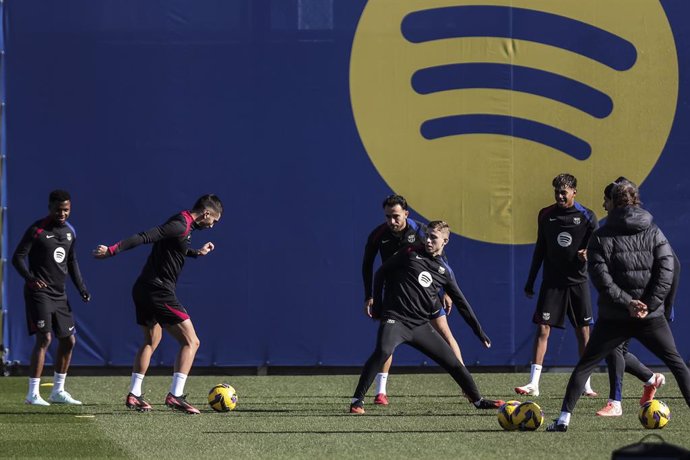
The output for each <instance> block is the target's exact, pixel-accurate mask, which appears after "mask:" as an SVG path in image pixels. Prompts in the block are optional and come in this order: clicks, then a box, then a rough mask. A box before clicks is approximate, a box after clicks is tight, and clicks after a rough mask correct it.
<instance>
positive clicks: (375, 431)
mask: <svg viewBox="0 0 690 460" xmlns="http://www.w3.org/2000/svg"><path fill="white" fill-rule="evenodd" d="M469 432H472V433H496V432H497V430H439V429H434V430H328V431H326V430H285V431H251V430H246V431H237V430H232V431H202V434H220V435H228V434H268V435H276V434H368V433H371V434H403V433H408V434H425V433H428V434H433V433H469Z"/></svg>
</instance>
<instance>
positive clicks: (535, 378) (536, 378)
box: [529, 364, 541, 387]
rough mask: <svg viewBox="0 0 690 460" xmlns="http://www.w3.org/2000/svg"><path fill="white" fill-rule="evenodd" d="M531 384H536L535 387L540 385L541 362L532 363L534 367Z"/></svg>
mask: <svg viewBox="0 0 690 460" xmlns="http://www.w3.org/2000/svg"><path fill="white" fill-rule="evenodd" d="M529 375H530V381H529V383H530V385H534V386H535V387H538V386H539V378H540V377H541V365H540V364H532V367H531V368H530V374H529Z"/></svg>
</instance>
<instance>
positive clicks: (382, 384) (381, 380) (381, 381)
mask: <svg viewBox="0 0 690 460" xmlns="http://www.w3.org/2000/svg"><path fill="white" fill-rule="evenodd" d="M386 383H388V372H379V373H378V374H376V394H379V393H383V394H384V395H385V394H386Z"/></svg>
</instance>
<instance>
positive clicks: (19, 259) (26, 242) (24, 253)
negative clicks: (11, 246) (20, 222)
mask: <svg viewBox="0 0 690 460" xmlns="http://www.w3.org/2000/svg"><path fill="white" fill-rule="evenodd" d="M35 235H36V227H34V226H31V227H29V229H28V230H27V231H26V233H24V236H23V237H22V240H21V241H20V242H19V244H18V245H17V248H16V249H15V250H14V254H13V255H12V266H13V267H14V268H15V270H17V272H18V273H19V275H21V277H22V278H24V280H25V281H26V284H27V285H28V286H29V288H31V289H43V288H45V287H48V284H46V282H45V281H43V280H42V279H40V278H37V277H35V276H34V275H33V274H32V273H31V270H29V266H28V265H27V264H26V258H27V257H28V256H29V251H31V247H32V246H33V244H34V237H35Z"/></svg>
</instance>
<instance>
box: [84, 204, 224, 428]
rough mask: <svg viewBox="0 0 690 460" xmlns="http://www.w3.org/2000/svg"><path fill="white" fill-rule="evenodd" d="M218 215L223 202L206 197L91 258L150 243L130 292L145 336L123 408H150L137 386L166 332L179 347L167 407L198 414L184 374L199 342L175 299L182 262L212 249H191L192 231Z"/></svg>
mask: <svg viewBox="0 0 690 460" xmlns="http://www.w3.org/2000/svg"><path fill="white" fill-rule="evenodd" d="M222 213H223V204H222V203H221V201H220V199H219V198H218V197H217V196H215V195H204V196H202V197H201V198H199V199H198V200H197V201H196V203H195V204H194V207H193V208H192V209H191V210H190V211H182V212H180V213H178V214H175V215H173V216H172V217H170V218H169V219H168V220H167V221H166V222H165V223H163V224H161V225H159V226H157V227H154V228H152V229H150V230H148V231H145V232H141V233H137V234H136V235H133V236H130V237H129V238H127V239H125V240H122V241H120V242H118V243H116V244H114V245H112V246H104V245H99V246H98V247H97V248H96V249H95V250H94V256H95V257H97V258H101V259H102V258H107V257H112V256H115V255H117V254H119V253H120V252H122V251H126V250H128V249H132V248H135V247H137V246H139V245H141V244H151V243H152V244H153V247H152V248H151V255H149V258H148V260H147V261H146V265H144V268H143V270H142V272H141V274H140V275H139V278H138V279H137V281H136V282H135V283H134V288H133V289H132V297H133V299H134V305H135V308H136V318H137V324H139V325H140V326H141V329H142V331H143V333H144V343H143V344H142V345H141V347H140V348H139V350H138V351H137V354H136V357H135V358H134V366H133V372H132V379H131V383H130V387H129V394H128V395H127V397H126V398H125V405H126V406H127V407H129V408H130V409H135V410H137V411H140V412H148V411H150V410H151V405H150V404H149V403H148V402H147V401H146V400H144V398H143V396H142V390H141V388H142V383H143V380H144V376H145V375H146V371H147V370H148V368H149V364H150V362H151V355H153V352H154V351H156V348H157V347H158V344H159V343H160V341H161V337H162V328H165V330H166V331H168V333H169V334H170V335H172V336H173V337H174V338H175V339H176V340H177V342H178V343H179V344H180V350H179V352H178V354H177V359H176V360H175V366H174V374H173V379H172V384H171V385H170V392H169V393H168V395H167V396H166V398H165V405H166V406H168V407H170V408H172V409H175V410H179V411H183V412H186V413H188V414H198V413H199V410H198V409H197V408H195V407H194V406H192V405H191V404H189V402H187V400H186V395H183V392H184V385H185V382H186V380H187V376H188V375H189V371H190V370H191V369H192V363H193V362H194V356H195V355H196V352H197V350H198V348H199V339H198V338H197V335H196V331H195V330H194V325H193V324H192V320H191V319H190V317H189V314H188V313H187V310H185V308H184V307H183V306H182V304H181V303H180V301H179V300H178V299H177V296H176V294H175V287H176V285H177V278H178V275H179V274H180V271H181V270H182V267H183V266H184V263H185V258H187V257H199V256H205V255H207V254H208V253H210V252H211V251H213V249H214V245H213V243H211V242H208V243H206V244H204V245H203V246H201V248H200V249H192V248H191V247H190V240H191V236H192V232H193V231H194V230H203V229H207V228H211V227H213V226H214V225H215V224H216V223H218V220H220V216H221V214H222Z"/></svg>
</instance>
